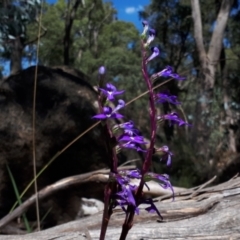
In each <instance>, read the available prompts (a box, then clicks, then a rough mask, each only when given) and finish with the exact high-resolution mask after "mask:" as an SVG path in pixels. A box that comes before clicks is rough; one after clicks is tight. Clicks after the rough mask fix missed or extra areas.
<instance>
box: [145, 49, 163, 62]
mask: <svg viewBox="0 0 240 240" xmlns="http://www.w3.org/2000/svg"><path fill="white" fill-rule="evenodd" d="M151 50H152V55H151V56H150V57H149V58H148V59H147V63H148V62H150V61H151V60H152V59H154V58H155V57H157V56H158V55H159V53H160V51H159V49H158V47H152V48H151Z"/></svg>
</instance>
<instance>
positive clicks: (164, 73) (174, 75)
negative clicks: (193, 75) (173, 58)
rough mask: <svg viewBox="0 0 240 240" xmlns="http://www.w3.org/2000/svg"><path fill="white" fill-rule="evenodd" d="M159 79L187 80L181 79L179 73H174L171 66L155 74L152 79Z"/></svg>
mask: <svg viewBox="0 0 240 240" xmlns="http://www.w3.org/2000/svg"><path fill="white" fill-rule="evenodd" d="M158 77H172V78H174V79H177V80H185V79H186V78H185V77H181V76H180V75H178V74H177V73H173V68H172V67H170V66H167V67H166V68H165V69H163V70H162V71H161V72H158V73H155V74H153V76H152V79H153V80H154V79H156V78H158Z"/></svg>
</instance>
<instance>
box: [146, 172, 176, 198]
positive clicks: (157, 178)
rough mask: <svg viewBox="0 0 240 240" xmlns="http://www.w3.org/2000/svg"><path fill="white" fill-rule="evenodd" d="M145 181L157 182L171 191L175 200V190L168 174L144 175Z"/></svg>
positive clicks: (150, 173)
mask: <svg viewBox="0 0 240 240" xmlns="http://www.w3.org/2000/svg"><path fill="white" fill-rule="evenodd" d="M144 180H145V181H146V182H148V181H154V182H157V183H158V184H159V185H160V186H161V187H162V188H164V189H170V190H171V191H172V193H173V199H174V190H173V187H172V184H171V183H170V181H169V176H168V175H167V174H157V173H152V172H149V173H146V174H145V175H144Z"/></svg>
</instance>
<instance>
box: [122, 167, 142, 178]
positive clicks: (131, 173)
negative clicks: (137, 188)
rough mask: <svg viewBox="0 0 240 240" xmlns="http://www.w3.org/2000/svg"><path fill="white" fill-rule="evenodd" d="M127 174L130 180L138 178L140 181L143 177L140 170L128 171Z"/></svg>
mask: <svg viewBox="0 0 240 240" xmlns="http://www.w3.org/2000/svg"><path fill="white" fill-rule="evenodd" d="M125 174H126V176H127V177H129V178H137V179H140V178H141V177H142V174H141V173H140V171H139V170H138V169H135V170H127V171H125Z"/></svg>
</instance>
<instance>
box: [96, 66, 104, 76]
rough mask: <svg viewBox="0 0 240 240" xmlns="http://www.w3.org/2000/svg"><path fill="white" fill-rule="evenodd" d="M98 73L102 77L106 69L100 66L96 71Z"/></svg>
mask: <svg viewBox="0 0 240 240" xmlns="http://www.w3.org/2000/svg"><path fill="white" fill-rule="evenodd" d="M98 73H99V74H100V75H104V74H105V73H106V68H105V67H104V66H101V67H100V68H99V69H98Z"/></svg>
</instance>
